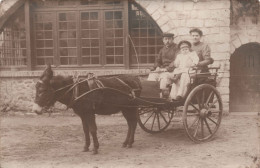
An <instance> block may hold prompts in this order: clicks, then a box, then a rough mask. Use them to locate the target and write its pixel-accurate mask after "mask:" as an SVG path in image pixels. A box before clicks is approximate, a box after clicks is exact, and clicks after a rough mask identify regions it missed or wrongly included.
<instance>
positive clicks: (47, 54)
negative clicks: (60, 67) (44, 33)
mask: <svg viewBox="0 0 260 168" xmlns="http://www.w3.org/2000/svg"><path fill="white" fill-rule="evenodd" d="M45 56H53V49H46V50H45Z"/></svg>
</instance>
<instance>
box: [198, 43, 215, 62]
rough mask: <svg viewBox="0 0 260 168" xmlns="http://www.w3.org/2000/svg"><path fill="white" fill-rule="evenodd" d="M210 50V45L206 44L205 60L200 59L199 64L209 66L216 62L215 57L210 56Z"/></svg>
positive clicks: (204, 49) (203, 50)
mask: <svg viewBox="0 0 260 168" xmlns="http://www.w3.org/2000/svg"><path fill="white" fill-rule="evenodd" d="M210 52H211V51H210V47H209V46H208V45H205V47H204V48H203V49H202V56H203V61H200V62H199V63H198V66H207V65H209V64H212V63H213V62H214V59H213V58H211V56H210Z"/></svg>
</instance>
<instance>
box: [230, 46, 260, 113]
mask: <svg viewBox="0 0 260 168" xmlns="http://www.w3.org/2000/svg"><path fill="white" fill-rule="evenodd" d="M259 102H260V43H257V42H252V43H247V44H243V45H242V46H240V47H239V48H237V49H236V50H235V51H234V53H233V54H232V55H231V59H230V111H245V112H253V111H254V112H257V111H260V104H259Z"/></svg>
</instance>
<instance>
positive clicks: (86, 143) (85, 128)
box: [80, 115, 90, 152]
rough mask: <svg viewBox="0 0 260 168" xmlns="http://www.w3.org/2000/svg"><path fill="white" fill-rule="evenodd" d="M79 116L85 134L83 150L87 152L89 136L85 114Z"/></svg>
mask: <svg viewBox="0 0 260 168" xmlns="http://www.w3.org/2000/svg"><path fill="white" fill-rule="evenodd" d="M80 118H81V120H82V125H83V130H84V134H85V146H84V149H83V152H88V151H89V145H90V137H89V128H88V123H87V116H86V115H83V116H81V117H80Z"/></svg>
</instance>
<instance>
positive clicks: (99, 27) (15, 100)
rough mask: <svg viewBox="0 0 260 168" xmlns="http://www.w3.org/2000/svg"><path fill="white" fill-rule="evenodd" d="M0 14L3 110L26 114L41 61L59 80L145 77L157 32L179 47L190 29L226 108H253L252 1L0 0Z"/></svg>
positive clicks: (257, 38)
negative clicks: (197, 35) (202, 45)
mask: <svg viewBox="0 0 260 168" xmlns="http://www.w3.org/2000/svg"><path fill="white" fill-rule="evenodd" d="M0 15H1V18H0V28H1V30H0V31H1V34H0V70H1V71H0V79H1V80H0V86H1V88H0V89H1V92H0V93H1V97H0V99H1V100H2V101H1V102H3V104H5V105H7V104H10V105H12V106H14V107H18V108H24V109H25V110H26V109H29V108H30V107H31V102H32V101H33V97H34V90H35V89H34V84H35V81H37V78H38V77H39V75H40V74H41V72H42V70H43V69H44V67H45V65H46V64H52V65H53V67H54V69H55V73H56V74H64V75H82V76H84V75H86V74H87V73H88V72H94V73H95V74H97V75H112V74H120V73H126V74H132V73H134V74H137V73H142V74H147V73H148V72H149V70H148V68H149V67H151V66H152V65H153V62H154V60H155V56H156V54H158V51H159V49H160V48H161V47H162V40H161V34H162V33H163V32H171V33H174V34H175V36H176V37H175V42H176V43H178V42H179V41H180V40H184V39H186V40H190V35H189V30H190V29H191V28H194V27H197V28H200V29H201V30H202V31H203V33H204V36H203V41H204V42H206V43H208V44H209V45H210V47H211V55H212V57H213V58H214V60H215V61H214V64H213V66H219V67H220V71H219V78H218V81H217V88H218V90H219V91H220V93H221V95H222V99H223V103H224V109H225V111H226V112H228V111H260V107H259V105H258V104H259V103H257V102H260V77H259V74H260V51H259V50H260V25H259V24H260V23H259V22H260V15H259V1H257V0H251V1H247V2H245V1H240V0H199V1H195V0H184V1H183V0H160V1H157V0H149V1H148V0H136V1H132V0H131V1H127V0H121V1H120V0H106V1H102V0H99V1H96V0H74V1H72V0H44V1H42V0H13V1H7V0H4V1H3V2H2V3H1V8H0Z"/></svg>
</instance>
